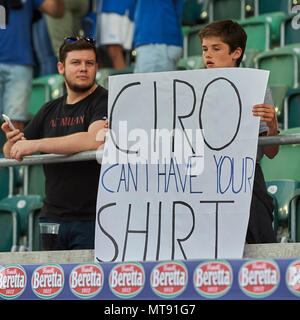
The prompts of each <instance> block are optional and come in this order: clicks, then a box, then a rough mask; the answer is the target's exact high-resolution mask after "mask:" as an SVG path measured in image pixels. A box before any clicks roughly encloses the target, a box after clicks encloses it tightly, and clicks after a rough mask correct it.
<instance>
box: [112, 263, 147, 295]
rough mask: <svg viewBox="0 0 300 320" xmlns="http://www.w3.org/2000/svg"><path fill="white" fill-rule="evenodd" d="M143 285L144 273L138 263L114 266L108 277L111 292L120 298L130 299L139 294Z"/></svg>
mask: <svg viewBox="0 0 300 320" xmlns="http://www.w3.org/2000/svg"><path fill="white" fill-rule="evenodd" d="M144 284H145V271H144V268H143V267H142V265H140V264H139V263H135V262H134V263H133V262H132V263H121V264H118V265H116V266H115V267H114V268H113V269H112V270H111V272H110V275H109V286H110V289H111V291H112V292H113V293H114V294H115V295H116V296H118V297H121V298H132V297H134V296H136V295H137V294H139V293H140V291H141V290H142V289H143V287H144Z"/></svg>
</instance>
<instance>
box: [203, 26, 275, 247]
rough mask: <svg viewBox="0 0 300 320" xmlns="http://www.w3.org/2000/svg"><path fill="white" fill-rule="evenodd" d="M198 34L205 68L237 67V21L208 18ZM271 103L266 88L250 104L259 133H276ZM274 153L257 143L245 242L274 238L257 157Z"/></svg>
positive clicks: (240, 41)
mask: <svg viewBox="0 0 300 320" xmlns="http://www.w3.org/2000/svg"><path fill="white" fill-rule="evenodd" d="M199 37H200V40H201V43H202V49H203V60H204V64H205V67H206V68H208V69H210V68H232V67H239V65H240V63H241V61H242V59H243V55H244V52H245V47H246V42H247V35H246V32H245V31H244V29H243V28H242V27H241V26H240V25H239V24H238V23H236V22H233V21H231V20H221V21H215V22H212V23H210V24H208V25H207V26H206V27H205V28H204V29H202V30H201V31H200V32H199ZM272 104H273V101H272V96H271V93H270V90H269V89H267V92H266V96H265V101H264V103H263V104H259V105H255V106H253V115H254V116H257V117H260V118H261V119H260V120H261V122H260V128H259V135H260V136H263V135H267V136H274V135H277V134H278V129H277V120H276V114H275V110H274V108H273V106H272ZM277 153H278V146H266V147H258V151H257V159H256V169H255V177H254V186H253V195H252V202H251V208H250V218H249V224H248V231H247V236H246V241H247V243H271V242H276V237H275V234H274V231H273V227H272V220H273V215H272V212H273V201H272V198H271V197H270V196H269V195H268V193H267V190H266V185H265V180H264V177H263V173H262V170H261V167H260V165H259V161H260V159H261V158H262V157H263V155H264V154H265V155H266V156H267V157H268V158H270V159H272V158H274V157H275V156H276V154H277Z"/></svg>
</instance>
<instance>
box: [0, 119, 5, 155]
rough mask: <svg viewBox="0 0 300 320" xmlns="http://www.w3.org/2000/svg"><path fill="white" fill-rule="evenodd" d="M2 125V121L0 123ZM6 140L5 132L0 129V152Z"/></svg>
mask: <svg viewBox="0 0 300 320" xmlns="http://www.w3.org/2000/svg"><path fill="white" fill-rule="evenodd" d="M1 125H2V123H1ZM5 142H6V136H5V133H4V132H3V131H2V130H1V129H0V153H2V152H3V146H4V144H5Z"/></svg>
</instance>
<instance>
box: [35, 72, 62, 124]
mask: <svg viewBox="0 0 300 320" xmlns="http://www.w3.org/2000/svg"><path fill="white" fill-rule="evenodd" d="M64 93H65V85H64V77H63V76H62V75H61V74H52V75H48V76H42V77H38V78H35V79H33V80H32V87H31V96H30V102H29V120H30V119H31V118H32V117H33V116H34V115H35V114H36V113H37V111H38V110H39V109H40V108H41V106H42V105H43V104H45V103H46V102H48V101H50V100H53V99H56V98H58V97H60V96H62V95H63V94H64Z"/></svg>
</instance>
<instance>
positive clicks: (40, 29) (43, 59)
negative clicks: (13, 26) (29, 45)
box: [32, 16, 58, 77]
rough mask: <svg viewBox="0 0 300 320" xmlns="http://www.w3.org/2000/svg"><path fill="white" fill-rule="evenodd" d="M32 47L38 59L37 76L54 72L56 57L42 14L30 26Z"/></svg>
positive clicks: (55, 71)
mask: <svg viewBox="0 0 300 320" xmlns="http://www.w3.org/2000/svg"><path fill="white" fill-rule="evenodd" d="M32 38H33V47H34V50H35V53H36V56H37V59H38V64H39V74H38V76H39V77H41V76H46V75H49V74H56V73H58V71H57V58H56V56H55V54H54V50H53V48H52V44H51V40H50V36H49V33H48V28H47V24H46V20H45V18H44V16H43V17H42V18H41V19H40V20H38V21H37V22H35V23H34V24H33V26H32Z"/></svg>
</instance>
